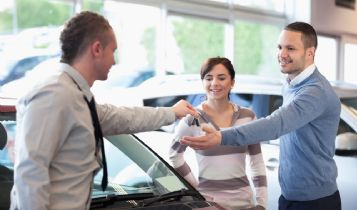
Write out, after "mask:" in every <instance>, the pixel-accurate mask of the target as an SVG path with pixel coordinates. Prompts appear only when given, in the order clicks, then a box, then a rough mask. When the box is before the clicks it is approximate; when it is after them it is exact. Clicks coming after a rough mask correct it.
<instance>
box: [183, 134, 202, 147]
mask: <svg viewBox="0 0 357 210" xmlns="http://www.w3.org/2000/svg"><path fill="white" fill-rule="evenodd" d="M180 143H181V144H183V145H187V146H189V147H191V148H192V149H195V150H199V149H204V147H203V143H204V142H203V143H202V140H201V139H200V137H191V136H184V137H182V139H181V140H180Z"/></svg>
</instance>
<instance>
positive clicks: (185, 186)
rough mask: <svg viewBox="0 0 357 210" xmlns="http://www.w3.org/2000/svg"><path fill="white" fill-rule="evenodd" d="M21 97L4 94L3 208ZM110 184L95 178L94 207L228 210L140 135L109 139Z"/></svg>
mask: <svg viewBox="0 0 357 210" xmlns="http://www.w3.org/2000/svg"><path fill="white" fill-rule="evenodd" d="M14 103H15V100H14V99H9V98H1V97H0V122H1V123H0V186H1V187H0V195H1V196H0V209H9V205H10V191H11V188H12V185H13V167H14V165H13V145H14V141H15V132H16V119H15V118H16V110H15V106H14ZM105 151H106V153H107V155H106V156H107V164H108V178H109V184H108V188H107V189H106V191H104V192H103V191H102V190H101V184H100V183H101V177H102V174H101V171H100V172H99V173H98V174H97V175H96V177H95V178H94V181H93V192H92V203H91V209H113V210H114V209H163V210H165V209H177V210H178V209H197V210H199V209H212V210H214V209H222V207H220V206H218V205H217V204H215V203H213V202H208V201H206V200H205V198H204V197H203V196H202V195H201V194H200V193H199V192H198V191H197V190H195V189H194V188H193V187H192V186H191V185H190V184H189V183H188V182H186V181H185V179H183V178H182V177H181V176H180V175H179V174H178V173H176V172H175V170H174V169H173V168H172V167H171V166H170V165H169V164H168V163H166V162H165V161H164V160H163V159H162V158H161V157H159V156H158V155H157V154H156V153H155V152H154V151H153V150H152V149H150V148H149V147H148V146H147V145H146V144H145V143H143V142H142V141H141V140H140V139H139V138H138V137H137V136H135V135H116V136H110V137H106V141H105Z"/></svg>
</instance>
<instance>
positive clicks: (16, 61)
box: [0, 51, 59, 85]
mask: <svg viewBox="0 0 357 210" xmlns="http://www.w3.org/2000/svg"><path fill="white" fill-rule="evenodd" d="M3 54H4V53H3ZM57 56H59V53H53V52H51V53H49V52H48V51H34V52H31V53H30V54H25V55H16V56H14V55H9V54H4V56H3V58H2V59H1V60H0V85H4V84H6V83H8V82H10V81H13V80H16V79H19V78H21V77H23V76H24V75H25V74H26V72H27V71H30V70H31V69H33V68H34V67H35V66H36V65H38V64H39V63H41V62H42V61H45V60H47V59H50V58H53V57H57Z"/></svg>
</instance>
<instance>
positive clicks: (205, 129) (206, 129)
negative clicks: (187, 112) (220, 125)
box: [201, 123, 216, 134]
mask: <svg viewBox="0 0 357 210" xmlns="http://www.w3.org/2000/svg"><path fill="white" fill-rule="evenodd" d="M201 129H202V131H203V132H206V133H207V134H208V133H214V132H215V131H216V129H215V128H214V127H213V126H212V125H210V124H206V123H205V124H201Z"/></svg>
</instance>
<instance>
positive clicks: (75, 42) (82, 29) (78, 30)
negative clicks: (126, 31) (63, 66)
mask: <svg viewBox="0 0 357 210" xmlns="http://www.w3.org/2000/svg"><path fill="white" fill-rule="evenodd" d="M109 30H112V27H111V26H110V24H109V22H108V20H107V19H105V18H104V17H103V16H102V15H99V14H97V13H95V12H90V11H84V12H81V13H79V14H77V15H76V16H74V17H72V18H71V19H70V20H69V21H68V22H67V23H66V24H65V27H64V29H63V31H62V32H61V35H60V42H61V49H62V58H61V62H64V63H68V64H71V63H72V62H73V60H74V59H75V58H76V57H77V56H79V55H81V54H82V53H83V51H84V50H85V49H86V48H87V47H88V45H89V44H90V43H91V42H92V41H94V40H96V39H99V41H100V42H101V44H102V45H103V46H106V44H107V43H108V38H107V37H108V33H107V32H108V31H109Z"/></svg>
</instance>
